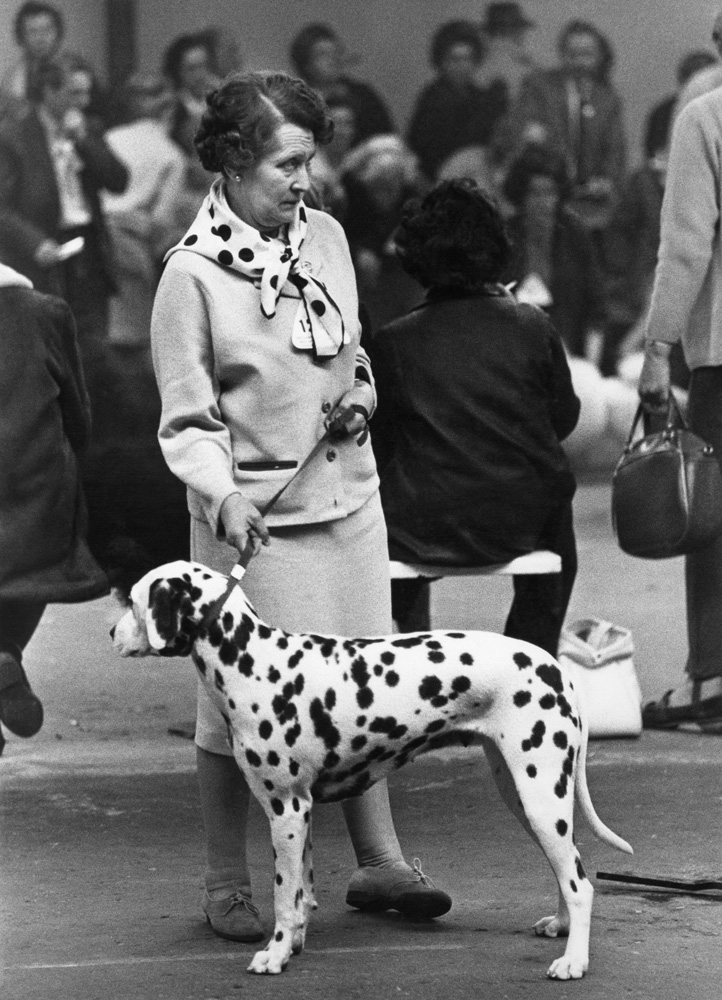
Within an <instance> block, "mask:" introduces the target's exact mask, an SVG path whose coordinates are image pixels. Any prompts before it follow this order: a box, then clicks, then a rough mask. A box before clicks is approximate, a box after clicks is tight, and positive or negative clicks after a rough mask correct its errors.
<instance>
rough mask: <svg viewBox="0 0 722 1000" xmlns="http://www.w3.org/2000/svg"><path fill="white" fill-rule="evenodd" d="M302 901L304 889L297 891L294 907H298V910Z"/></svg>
mask: <svg viewBox="0 0 722 1000" xmlns="http://www.w3.org/2000/svg"><path fill="white" fill-rule="evenodd" d="M302 899H303V889H297V890H296V897H295V899H294V900H293V905H294V906H295V907H296V909H298V907H299V906H300V905H301V900H302Z"/></svg>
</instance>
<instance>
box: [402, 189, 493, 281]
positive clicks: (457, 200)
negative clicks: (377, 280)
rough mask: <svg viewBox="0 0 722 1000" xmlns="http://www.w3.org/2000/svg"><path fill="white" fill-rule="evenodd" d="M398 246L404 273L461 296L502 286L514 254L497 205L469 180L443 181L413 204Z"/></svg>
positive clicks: (407, 212) (405, 212)
mask: <svg viewBox="0 0 722 1000" xmlns="http://www.w3.org/2000/svg"><path fill="white" fill-rule="evenodd" d="M395 241H396V246H397V250H398V254H399V258H400V260H401V264H402V266H403V268H404V270H405V271H406V272H407V273H408V274H410V275H411V277H412V278H416V280H417V281H418V282H420V284H421V285H423V286H424V288H444V289H455V290H458V291H462V292H476V291H481V290H482V289H483V288H484V286H485V285H488V284H490V283H493V282H496V281H498V280H499V278H500V277H501V275H502V274H503V272H504V270H505V268H506V266H507V262H508V260H509V253H510V244H509V239H508V237H507V234H506V230H505V228H504V220H503V218H502V215H501V212H500V211H499V208H498V207H497V205H496V202H495V201H494V200H493V199H492V198H491V197H490V195H488V194H486V192H484V191H482V189H481V188H480V187H479V186H478V185H477V184H476V183H475V182H474V181H472V180H469V179H468V178H463V179H460V180H449V181H442V183H441V184H438V185H437V186H436V187H435V188H434V189H433V190H432V191H430V192H429V194H427V195H426V197H425V198H424V199H423V200H422V201H420V202H419V201H414V202H410V203H409V204H408V205H407V207H406V209H405V210H404V217H403V219H402V221H401V224H400V226H399V228H398V230H397V232H396V236H395Z"/></svg>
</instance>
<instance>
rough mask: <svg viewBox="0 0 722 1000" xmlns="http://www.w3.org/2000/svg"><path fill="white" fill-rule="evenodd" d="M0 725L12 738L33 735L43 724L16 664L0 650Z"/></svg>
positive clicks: (39, 706)
mask: <svg viewBox="0 0 722 1000" xmlns="http://www.w3.org/2000/svg"><path fill="white" fill-rule="evenodd" d="M0 722H2V723H3V725H4V726H5V727H6V728H7V729H9V730H10V732H11V733H14V734H15V735H16V736H25V737H28V736H35V734H36V733H37V732H39V731H40V729H41V727H42V724H43V706H42V704H41V703H40V699H39V698H38V697H37V695H36V694H34V693H33V690H32V688H31V687H30V684H29V682H28V679H27V677H26V676H25V671H24V670H23V668H22V666H21V664H20V661H19V660H18V659H16V657H14V656H13V655H12V653H9V652H7V651H6V650H2V651H0Z"/></svg>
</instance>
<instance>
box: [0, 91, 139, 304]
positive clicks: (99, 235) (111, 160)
mask: <svg viewBox="0 0 722 1000" xmlns="http://www.w3.org/2000/svg"><path fill="white" fill-rule="evenodd" d="M76 150H77V153H78V155H79V157H80V159H81V160H82V162H83V166H84V169H83V171H82V173H81V183H82V185H83V191H84V193H85V196H86V198H87V201H88V205H89V208H90V213H91V226H90V229H91V235H92V238H93V244H94V253H93V258H94V260H95V265H96V268H97V272H98V275H99V276H100V277H101V279H102V283H103V284H104V285H105V287H106V288H107V291H108V293H110V292H111V291H112V290H113V289H114V283H113V268H112V261H111V252H110V241H109V239H108V235H107V232H106V229H105V225H104V222H103V213H102V211H101V205H100V194H99V192H100V191H101V189H106V190H108V191H113V192H115V193H120V192H122V191H123V190H124V189H125V186H126V184H127V181H128V171H127V170H126V168H125V166H124V165H123V164H122V163H121V162H120V160H118V159H116V157H115V156H114V155H113V153H112V152H111V150H110V147H109V146H108V145H107V144H106V143H105V141H104V139H103V134H102V129H101V126H100V125H99V124H98V123H97V122H94V121H92V120H91V121H89V123H88V134H87V137H86V138H85V139H84V140H83V141H82V142H77V143H76ZM60 221H61V216H60V199H59V195H58V185H57V182H56V179H55V171H54V169H53V163H52V160H51V158H50V150H49V149H48V143H47V138H46V133H45V129H44V128H43V125H42V123H41V121H40V118H39V117H38V114H37V112H36V111H35V110H34V109H31V110H29V111H28V112H27V113H26V114H25V116H24V117H23V118H21V119H20V120H18V121H14V122H12V123H10V122H5V123H4V124H3V126H2V128H1V129H0V257H1V258H2V260H3V261H4V262H5V263H6V264H9V265H10V267H13V268H15V269H16V270H18V271H20V272H21V273H22V274H25V275H26V276H27V277H28V278H30V280H31V281H32V282H33V284H34V285H35V287H36V289H38V290H39V291H45V292H50V293H53V294H62V292H63V285H62V278H61V269H60V268H57V267H56V268H40V267H38V266H37V264H36V263H35V258H34V255H35V251H36V250H37V248H38V247H39V246H40V244H41V243H42V242H43V241H44V240H46V239H48V238H50V239H55V240H59V239H60V238H61V233H60Z"/></svg>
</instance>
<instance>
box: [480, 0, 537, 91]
mask: <svg viewBox="0 0 722 1000" xmlns="http://www.w3.org/2000/svg"><path fill="white" fill-rule="evenodd" d="M535 27H536V22H535V21H532V20H531V19H530V18H528V17H527V16H526V14H524V12H523V11H522V9H521V6H520V5H519V4H518V3H490V4H487V7H486V18H485V19H484V21H483V22H482V25H481V31H482V33H483V36H484V39H485V41H486V43H487V51H486V57H485V59H484V62H483V64H482V66H481V68H480V70H479V74H478V76H477V82H478V83H479V84H480V85H481V86H483V87H491V85H492V84H493V83H494V82H495V81H500V82H501V83H503V84H504V86H505V88H506V97H507V101H508V102H509V103H511V102H512V101H514V100H515V99H516V97H517V95H518V93H519V88H520V86H521V82H522V80H523V79H524V78H525V77H527V76H528V75H529V74H530V73H531V72H532V71H533V70H534V69H535V68H536V65H535V63H534V60H533V59H532V58H531V56H530V55H529V52H528V51H527V47H526V43H527V38H528V37H529V32H530V31H531V30H532V29H533V28H535Z"/></svg>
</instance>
